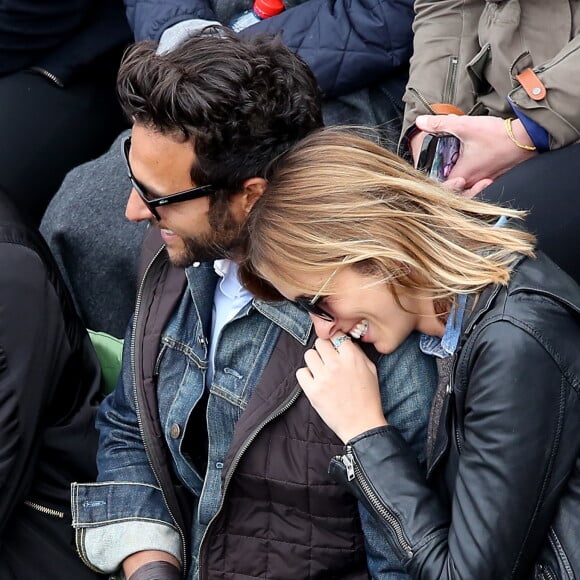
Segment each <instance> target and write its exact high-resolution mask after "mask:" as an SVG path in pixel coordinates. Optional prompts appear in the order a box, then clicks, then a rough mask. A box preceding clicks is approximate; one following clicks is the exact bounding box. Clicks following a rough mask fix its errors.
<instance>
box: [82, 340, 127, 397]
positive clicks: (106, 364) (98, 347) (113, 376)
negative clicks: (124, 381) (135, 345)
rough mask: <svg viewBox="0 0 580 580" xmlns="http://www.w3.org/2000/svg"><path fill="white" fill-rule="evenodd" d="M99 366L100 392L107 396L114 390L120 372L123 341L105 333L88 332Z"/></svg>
mask: <svg viewBox="0 0 580 580" xmlns="http://www.w3.org/2000/svg"><path fill="white" fill-rule="evenodd" d="M88 333H89V336H90V337H91V341H92V343H93V346H94V347H95V352H96V353H97V358H98V359H99V363H100V365H101V373H102V376H101V391H102V393H103V395H108V394H109V393H112V392H113V391H114V390H115V387H116V386H117V380H118V379H119V374H120V372H121V358H122V355H123V339H122V338H116V337H115V336H112V335H110V334H107V333H106V332H97V331H95V330H89V331H88Z"/></svg>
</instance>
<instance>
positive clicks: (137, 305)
mask: <svg viewBox="0 0 580 580" xmlns="http://www.w3.org/2000/svg"><path fill="white" fill-rule="evenodd" d="M164 249H165V246H162V247H161V248H159V250H158V251H157V253H156V254H155V256H153V259H152V260H151V262H149V265H148V266H147V269H146V270H145V273H144V274H143V279H142V280H141V284H140V285H139V291H138V292H137V298H136V300H135V317H134V320H133V328H132V330H131V348H130V353H131V369H132V375H133V395H134V401H135V414H136V416H137V424H138V425H139V432H140V433H141V440H142V441H143V447H144V448H145V455H146V456H147V462H148V463H149V467H151V471H152V472H153V475H154V476H155V479H156V480H157V484H158V485H159V489H160V490H161V496H162V497H163V501H164V502H165V507H167V511H168V512H169V515H170V516H171V518H172V519H173V523H174V524H175V527H176V528H177V531H178V532H179V536H180V538H181V556H182V568H181V574H182V576H183V578H185V577H186V576H185V570H186V563H187V550H186V545H187V542H186V539H185V533H184V531H183V530H182V529H181V527H180V526H179V524H178V523H177V518H176V517H175V515H174V513H173V512H172V510H171V507H170V506H169V502H168V501H167V496H166V495H165V491H164V490H163V485H162V484H161V480H160V478H159V475H158V474H157V471H156V470H155V466H154V465H153V462H152V460H151V452H150V450H149V447H148V445H147V441H146V438H145V433H144V430H143V419H142V417H141V412H140V410H139V403H138V399H137V372H138V369H137V367H136V356H135V355H136V353H135V339H136V337H137V324H138V321H139V311H140V309H141V302H142V300H143V288H144V287H145V281H146V279H147V275H148V274H149V272H150V271H151V268H152V267H153V264H154V263H155V261H156V260H157V259H158V258H159V255H160V254H161V253H162V252H163V250H164Z"/></svg>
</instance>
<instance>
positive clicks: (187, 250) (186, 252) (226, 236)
mask: <svg viewBox="0 0 580 580" xmlns="http://www.w3.org/2000/svg"><path fill="white" fill-rule="evenodd" d="M208 220H209V225H210V228H211V229H210V233H209V234H204V235H203V236H199V237H197V238H192V237H188V238H185V237H182V238H181V240H182V242H183V246H184V247H183V248H182V249H181V250H180V251H179V253H177V254H173V255H172V254H171V253H170V254H169V259H170V261H171V263H172V264H173V265H174V266H177V267H179V268H187V267H189V266H191V265H192V264H193V263H194V262H205V261H210V260H212V261H213V260H219V259H222V258H233V257H235V256H236V254H237V253H238V252H239V250H240V248H241V247H242V245H243V227H244V225H243V224H239V223H237V222H236V221H235V219H234V218H233V216H232V214H231V212H230V210H229V206H228V205H227V203H223V204H222V203H219V202H217V203H213V204H212V205H211V206H210V209H209V212H208Z"/></svg>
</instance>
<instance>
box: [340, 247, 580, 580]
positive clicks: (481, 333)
mask: <svg viewBox="0 0 580 580" xmlns="http://www.w3.org/2000/svg"><path fill="white" fill-rule="evenodd" d="M468 308H469V306H468ZM438 425H439V429H438V432H437V436H436V438H435V443H434V447H433V452H432V454H431V456H430V458H429V464H430V465H429V480H430V482H429V483H427V482H425V478H424V475H423V472H422V471H421V470H420V469H419V468H418V466H417V464H416V461H415V458H414V456H413V454H412V453H411V452H410V450H409V449H408V447H407V445H406V444H405V442H404V441H403V439H402V438H401V436H400V435H399V433H398V432H397V430H396V429H394V428H393V427H390V426H387V427H383V428H379V429H374V430H371V431H369V432H367V433H363V434H362V435H360V436H358V437H355V438H354V439H353V440H352V441H351V442H349V445H347V449H346V453H345V455H344V456H342V458H340V459H339V458H335V459H334V460H333V461H332V463H331V471H332V473H333V474H334V476H335V477H336V478H337V479H339V480H340V481H342V482H343V484H344V485H346V486H348V487H349V488H350V489H351V491H353V493H355V495H357V496H358V497H359V499H361V500H362V501H364V502H365V503H366V504H367V505H368V506H369V508H370V509H371V510H372V512H373V513H374V514H375V515H376V516H377V517H378V518H379V519H380V520H381V521H382V522H383V523H384V524H385V532H386V533H385V536H386V537H388V538H389V541H390V542H391V544H392V545H393V546H395V547H396V549H397V550H398V553H399V554H400V556H401V558H403V561H404V564H405V566H406V568H407V571H408V572H409V574H410V575H411V576H412V577H413V578H417V579H421V580H435V579H437V580H442V579H457V580H467V579H470V580H499V579H501V580H508V579H515V578H518V579H519V578H521V579H529V578H530V577H533V578H534V579H537V580H541V579H545V580H550V579H553V580H555V579H556V578H558V579H570V578H578V577H579V576H580V542H579V538H580V469H579V467H580V460H579V458H580V428H579V426H580V288H579V287H578V286H577V285H576V284H575V283H574V282H573V280H572V279H571V278H569V277H568V276H567V275H566V274H564V272H563V271H562V270H560V269H559V268H557V266H555V265H554V264H553V263H552V262H550V260H549V259H548V258H546V257H545V256H543V255H541V254H539V256H538V258H537V259H535V260H534V259H531V258H524V259H522V260H521V261H520V262H519V264H517V266H516V268H515V270H514V271H513V274H512V278H511V280H510V282H509V284H508V286H507V287H505V288H503V287H499V286H489V287H488V288H486V289H485V290H484V291H483V292H482V294H481V295H480V296H479V300H478V301H477V303H476V305H475V306H474V308H473V311H470V310H468V312H467V314H466V316H465V320H464V322H463V328H462V336H461V340H460V344H459V347H458V354H457V359H456V361H455V367H454V371H453V373H452V379H451V381H450V383H449V384H448V386H447V389H446V397H445V400H444V403H443V408H442V413H441V418H440V421H439V424H438ZM430 484H431V486H430ZM433 486H434V487H436V488H437V489H438V491H439V493H435V492H434V491H433V489H432V487H433Z"/></svg>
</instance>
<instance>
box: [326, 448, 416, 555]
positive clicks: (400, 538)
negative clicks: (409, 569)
mask: <svg viewBox="0 0 580 580" xmlns="http://www.w3.org/2000/svg"><path fill="white" fill-rule="evenodd" d="M335 459H336V460H337V461H340V462H341V463H342V464H343V465H344V467H345V469H346V476H347V479H348V481H352V480H353V479H355V480H356V481H357V483H358V484H359V485H360V488H361V490H362V492H363V493H364V495H365V497H366V498H367V499H368V500H369V502H370V504H371V506H372V507H373V509H374V510H375V511H376V512H377V513H378V514H379V516H381V518H383V519H384V520H385V521H386V522H387V524H388V525H389V526H390V527H391V529H392V530H393V532H394V533H395V537H396V539H397V543H398V545H399V547H400V548H401V550H402V551H403V552H404V553H405V554H406V556H407V557H408V558H412V557H413V548H412V547H411V544H409V542H408V541H407V538H406V537H405V532H404V530H403V526H402V525H401V523H400V521H399V519H398V518H397V516H396V515H395V514H394V513H393V512H392V511H391V510H390V509H389V508H388V507H387V506H386V505H385V504H384V503H383V502H382V500H381V498H380V497H379V496H378V495H377V493H376V492H375V490H374V489H373V487H372V485H371V484H370V483H369V481H368V480H367V478H366V476H365V475H364V473H363V472H362V470H361V468H360V466H359V463H358V461H357V458H356V454H355V451H354V449H353V448H352V446H351V445H347V446H346V453H345V454H344V455H338V456H336V457H335Z"/></svg>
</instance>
